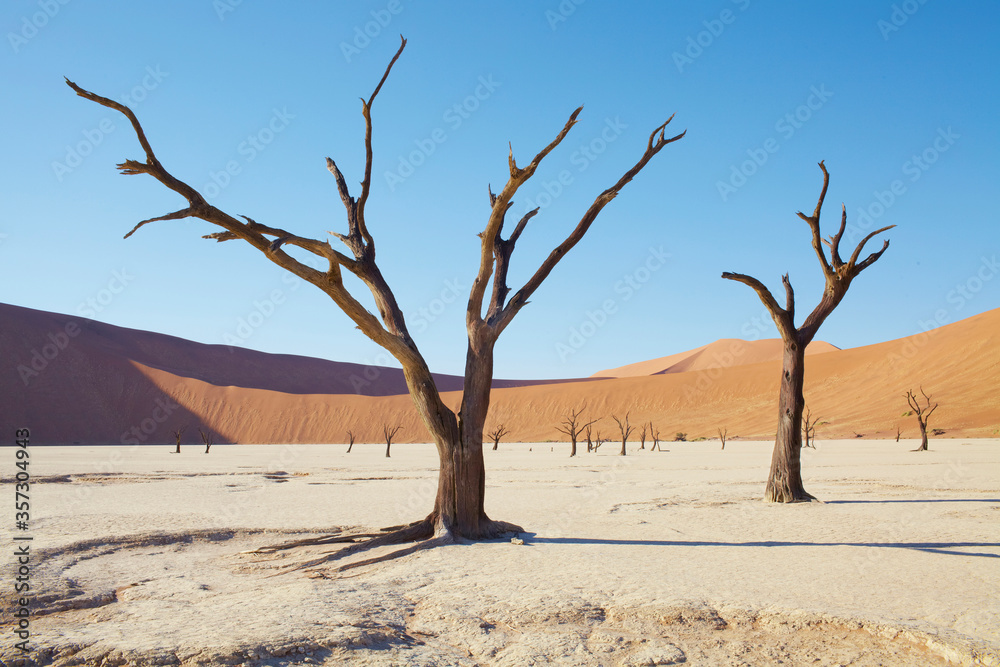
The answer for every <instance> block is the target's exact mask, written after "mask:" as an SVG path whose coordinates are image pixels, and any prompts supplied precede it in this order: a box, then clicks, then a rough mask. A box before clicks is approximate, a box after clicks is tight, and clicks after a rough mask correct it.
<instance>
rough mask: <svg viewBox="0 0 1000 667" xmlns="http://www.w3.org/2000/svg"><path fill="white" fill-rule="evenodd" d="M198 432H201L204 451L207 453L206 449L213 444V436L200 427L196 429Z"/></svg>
mask: <svg viewBox="0 0 1000 667" xmlns="http://www.w3.org/2000/svg"><path fill="white" fill-rule="evenodd" d="M198 433H200V434H201V441H202V442H204V443H205V453H206V454H208V450H210V449H211V448H212V445H214V444H215V436H213V435H212V434H211V433H205V432H204V431H203V430H201V429H200V428H199V429H198Z"/></svg>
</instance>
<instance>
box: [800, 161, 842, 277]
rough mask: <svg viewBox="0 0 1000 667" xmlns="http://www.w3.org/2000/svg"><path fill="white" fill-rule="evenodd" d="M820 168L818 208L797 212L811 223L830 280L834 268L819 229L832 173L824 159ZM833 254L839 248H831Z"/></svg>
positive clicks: (821, 259) (820, 259)
mask: <svg viewBox="0 0 1000 667" xmlns="http://www.w3.org/2000/svg"><path fill="white" fill-rule="evenodd" d="M819 168H820V170H821V171H822V172H823V189H822V190H820V193H819V199H818V200H817V201H816V208H815V209H814V210H813V214H812V215H808V216H807V215H806V214H805V213H803V212H802V211H799V212H798V213H796V215H797V216H799V217H800V218H802V219H803V220H805V221H806V223H807V224H808V225H809V230H810V231H811V232H812V247H813V250H815V251H816V256H817V257H818V258H819V263H820V266H822V267H823V275H824V276H825V277H826V279H827V281H829V280H830V279H831V278H832V277H833V276H834V275H835V273H834V270H833V268H832V267H831V266H830V262H829V261H828V260H827V259H826V254H825V253H824V252H823V237H822V236H821V235H820V230H819V218H820V213H821V212H822V210H823V200H824V199H826V191H827V189H828V188H829V187H830V173H829V172H828V171H827V170H826V165H825V164H823V161H820V163H819ZM831 255H834V256H838V257H839V255H837V249H836V248H831Z"/></svg>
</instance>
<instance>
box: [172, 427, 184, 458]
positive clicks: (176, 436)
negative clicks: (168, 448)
mask: <svg viewBox="0 0 1000 667" xmlns="http://www.w3.org/2000/svg"><path fill="white" fill-rule="evenodd" d="M173 434H174V440H175V441H177V449H175V450H174V452H173V453H174V454H180V453H181V436H182V435H184V429H183V428H179V429H177V430H176V431H174V432H173Z"/></svg>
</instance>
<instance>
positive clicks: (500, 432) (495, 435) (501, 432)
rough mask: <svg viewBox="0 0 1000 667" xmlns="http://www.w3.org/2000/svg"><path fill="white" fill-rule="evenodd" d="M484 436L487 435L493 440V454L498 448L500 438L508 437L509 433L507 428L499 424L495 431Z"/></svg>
mask: <svg viewBox="0 0 1000 667" xmlns="http://www.w3.org/2000/svg"><path fill="white" fill-rule="evenodd" d="M486 435H488V436H489V437H490V439H491V440H493V451H494V452H495V451H496V450H497V447H499V446H500V438H502V437H504V436H505V435H510V431H509V430H507V427H506V426H504V425H503V424H499V425H498V426H497V427H496V428H495V429H493V430H492V431H490V432H489V433H487V434H486Z"/></svg>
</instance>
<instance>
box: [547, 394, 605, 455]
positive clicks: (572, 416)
mask: <svg viewBox="0 0 1000 667" xmlns="http://www.w3.org/2000/svg"><path fill="white" fill-rule="evenodd" d="M585 409H586V406H584V407H583V408H580V409H579V410H576V409H575V408H574V409H572V410H570V411H569V416H567V417H565V418H563V421H562V424H561V425H559V426H556V430H557V431H559V432H560V433H565V434H566V435H568V436H569V442H570V450H569V456H570V458H573V457H574V456H576V439H577V438H578V437H579V436H580V434H581V433H582V432H583V430H584V429H587V434H588V435H587V438H588V439H587V449H588V451H589V449H590V426H591V425H592V424H594V423H596V422H598V421H600V417H598V418H597V419H594V420H591V421H589V422H587V423H586V424H580V423H578V422H579V421H580V415H582V414H583V411H584V410H585Z"/></svg>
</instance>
